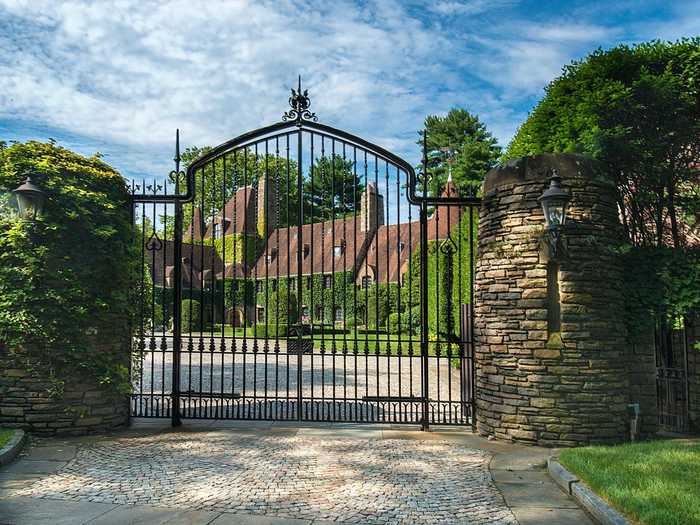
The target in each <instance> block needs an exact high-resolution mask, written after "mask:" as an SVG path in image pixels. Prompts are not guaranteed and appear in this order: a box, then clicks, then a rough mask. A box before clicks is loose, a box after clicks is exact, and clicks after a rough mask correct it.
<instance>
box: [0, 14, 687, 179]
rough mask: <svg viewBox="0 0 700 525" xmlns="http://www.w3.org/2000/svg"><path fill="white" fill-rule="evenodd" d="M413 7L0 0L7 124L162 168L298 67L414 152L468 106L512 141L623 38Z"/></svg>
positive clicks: (257, 109) (260, 111) (215, 134)
mask: <svg viewBox="0 0 700 525" xmlns="http://www.w3.org/2000/svg"><path fill="white" fill-rule="evenodd" d="M407 1H408V2H409V3H402V2H399V1H398V0H367V1H366V2H360V3H356V2H353V1H351V0H334V1H324V0H250V1H247V0H172V1H170V2H159V1H153V0H150V1H146V0H114V1H112V2H89V1H87V0H67V1H63V2H56V1H52V0H0V121H6V122H8V121H16V120H23V121H31V122H35V123H40V124H41V125H43V126H46V127H50V128H51V129H55V130H65V132H66V133H67V134H68V135H70V134H73V135H76V136H80V137H86V138H87V139H89V140H87V141H86V143H89V144H105V145H106V146H105V148H101V149H103V151H104V150H105V149H107V150H109V148H110V147H111V148H112V153H111V155H112V156H111V157H110V158H109V160H110V161H113V162H114V163H115V165H116V166H117V167H119V168H122V169H127V170H129V171H136V172H138V171H146V170H148V171H150V170H152V169H154V165H157V162H156V161H153V160H152V159H150V158H149V155H148V153H149V152H150V153H151V155H159V156H160V155H163V152H165V155H163V159H162V162H163V164H162V165H163V171H164V172H166V171H167V170H168V169H170V165H169V159H170V157H171V153H170V148H171V144H172V136H173V131H174V129H175V128H176V127H179V128H181V130H182V135H183V141H184V143H186V144H198V145H203V144H217V143H220V142H223V141H224V140H227V139H229V138H231V137H232V136H235V135H237V134H239V133H242V132H244V131H247V130H249V129H252V128H256V127H259V126H261V125H263V124H267V123H271V122H274V121H277V120H279V118H280V117H281V114H282V112H284V111H285V109H286V108H285V106H286V100H287V97H288V89H289V88H290V87H292V86H293V85H295V83H296V77H297V74H298V73H301V74H302V76H303V79H304V83H305V85H306V87H308V88H309V89H310V92H311V95H312V101H313V108H312V109H313V110H314V111H316V113H317V114H318V115H319V117H320V119H321V120H322V121H323V122H326V123H329V124H331V125H336V126H339V127H342V128H343V129H347V130H349V131H352V132H355V133H358V134H360V135H362V136H364V137H366V138H367V139H369V140H373V141H376V142H377V143H379V144H381V145H383V146H385V147H388V148H390V149H392V150H394V151H396V152H397V153H398V154H400V155H403V156H406V157H407V158H408V159H409V160H410V161H415V160H416V159H417V148H416V147H415V130H417V129H418V128H420V126H421V124H422V122H423V119H424V117H425V116H426V115H427V114H429V113H445V112H446V111H447V110H448V109H449V108H450V107H451V106H455V105H460V106H464V107H466V108H467V109H469V110H470V111H472V112H474V113H478V114H479V115H480V116H481V118H482V120H484V121H485V122H486V123H487V125H488V126H489V127H490V128H491V129H492V130H493V131H494V132H495V134H496V136H497V137H498V138H499V139H500V140H501V142H502V143H506V142H507V141H508V140H509V138H510V136H511V135H512V133H513V132H514V130H515V128H516V127H517V125H518V124H519V123H520V122H521V121H522V119H523V118H524V117H525V112H526V111H527V109H529V106H530V105H531V104H532V102H533V101H534V100H535V97H537V96H539V95H540V94H541V93H542V89H543V88H544V86H545V85H546V84H547V83H548V82H549V81H550V80H552V78H553V77H555V76H556V75H558V74H559V72H560V71H561V67H562V66H563V65H565V64H566V63H568V62H569V61H570V60H571V59H573V58H577V57H581V56H584V55H585V54H586V53H587V52H590V51H591V50H592V49H594V48H596V47H598V46H599V45H601V44H603V43H605V42H609V41H610V40H611V39H614V38H617V35H618V34H619V30H617V29H615V28H611V26H606V25H604V24H602V23H597V21H596V20H597V19H596V18H591V19H585V17H581V18H580V19H571V18H568V19H566V18H557V17H555V16H552V17H549V18H547V19H546V21H542V20H543V19H542V18H538V20H540V21H538V22H534V21H529V22H528V21H523V20H522V19H520V18H519V17H518V16H517V15H514V14H513V13H512V12H509V11H508V10H507V9H508V8H509V7H514V6H516V2H515V1H514V0H492V1H487V0H468V1H456V0H438V1H435V2H432V3H423V2H412V0H407ZM477 15H478V16H477ZM508 15H510V16H508ZM679 16H680V15H679ZM533 19H534V18H533ZM628 32H629V31H628ZM8 138H13V137H8ZM110 145H111V146H110Z"/></svg>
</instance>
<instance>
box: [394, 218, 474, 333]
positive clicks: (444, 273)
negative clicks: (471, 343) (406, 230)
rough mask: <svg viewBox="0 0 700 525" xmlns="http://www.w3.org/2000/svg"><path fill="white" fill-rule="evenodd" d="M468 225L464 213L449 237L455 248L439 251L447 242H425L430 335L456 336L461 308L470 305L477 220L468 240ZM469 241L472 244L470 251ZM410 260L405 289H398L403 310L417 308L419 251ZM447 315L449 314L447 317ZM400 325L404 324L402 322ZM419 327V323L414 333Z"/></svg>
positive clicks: (418, 295) (468, 220)
mask: <svg viewBox="0 0 700 525" xmlns="http://www.w3.org/2000/svg"><path fill="white" fill-rule="evenodd" d="M469 224H470V215H469V211H468V210H467V211H466V212H465V213H464V214H463V215H462V218H461V219H460V222H459V224H458V225H457V226H456V227H455V228H453V230H452V234H451V236H450V237H451V239H452V241H453V243H454V244H453V246H452V249H451V250H447V249H443V250H441V249H440V246H442V245H443V244H444V243H445V242H446V241H444V240H440V241H429V242H428V248H427V249H428V329H429V330H430V332H431V333H433V334H435V333H439V334H440V335H441V336H448V337H452V336H454V335H458V334H457V332H458V330H457V327H458V326H459V315H460V305H461V304H463V303H465V304H466V303H468V302H469V301H470V297H471V294H470V286H471V282H470V272H471V264H470V263H471V260H472V257H473V256H474V253H475V250H476V242H477V237H476V233H477V227H478V221H477V218H476V216H474V217H473V223H472V227H473V230H472V234H471V237H470V233H469ZM470 240H471V241H473V243H474V245H473V247H472V248H471V249H470V246H471V245H470ZM450 252H451V253H450ZM411 257H412V260H411V265H410V275H406V277H405V279H404V284H405V286H404V287H403V288H402V289H401V306H402V310H406V309H407V308H409V307H417V306H418V305H419V303H420V268H421V262H420V248H418V249H416V250H415V252H414V253H413V254H412V255H411ZM450 259H451V260H450ZM449 312H452V314H451V315H449ZM416 315H418V313H417V312H416ZM418 319H420V317H418ZM401 323H402V325H403V324H404V322H403V320H402V321H401ZM419 325H420V323H419V322H418V323H417V325H416V328H417V329H418V327H419ZM402 328H403V326H402Z"/></svg>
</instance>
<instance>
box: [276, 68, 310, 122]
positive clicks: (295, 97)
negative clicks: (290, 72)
mask: <svg viewBox="0 0 700 525" xmlns="http://www.w3.org/2000/svg"><path fill="white" fill-rule="evenodd" d="M289 105H290V106H291V108H292V109H290V110H288V111H287V112H285V114H284V115H282V120H284V121H285V122H286V121H288V120H294V121H296V124H297V126H301V123H302V121H304V120H312V121H314V122H317V121H318V118H317V117H316V113H312V112H311V111H309V106H311V100H310V99H309V90H308V89H305V90H304V91H302V90H301V75H299V87H298V88H297V89H294V88H292V96H291V97H289Z"/></svg>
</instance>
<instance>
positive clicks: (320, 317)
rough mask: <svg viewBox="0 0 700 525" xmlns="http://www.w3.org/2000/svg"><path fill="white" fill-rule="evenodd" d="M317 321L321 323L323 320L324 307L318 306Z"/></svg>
mask: <svg viewBox="0 0 700 525" xmlns="http://www.w3.org/2000/svg"><path fill="white" fill-rule="evenodd" d="M315 313H316V316H315V317H316V320H317V321H321V320H323V307H322V306H321V305H316V311H315Z"/></svg>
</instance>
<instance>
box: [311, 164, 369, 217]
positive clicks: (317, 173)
mask: <svg viewBox="0 0 700 525" xmlns="http://www.w3.org/2000/svg"><path fill="white" fill-rule="evenodd" d="M363 190H364V185H363V184H362V183H361V182H360V177H359V175H357V174H356V172H355V171H354V170H353V161H352V160H349V159H346V158H343V156H342V155H338V154H334V155H332V156H331V157H326V156H323V157H320V158H318V159H316V161H315V162H314V164H313V167H312V169H311V170H310V171H309V174H308V175H307V177H306V178H305V179H304V184H303V190H302V191H303V198H304V222H306V223H309V222H319V221H323V220H332V219H334V218H340V217H344V216H345V215H347V214H349V213H353V212H355V211H356V210H357V209H358V208H359V206H360V195H361V194H362V191H363Z"/></svg>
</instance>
